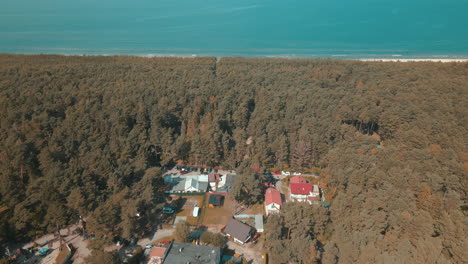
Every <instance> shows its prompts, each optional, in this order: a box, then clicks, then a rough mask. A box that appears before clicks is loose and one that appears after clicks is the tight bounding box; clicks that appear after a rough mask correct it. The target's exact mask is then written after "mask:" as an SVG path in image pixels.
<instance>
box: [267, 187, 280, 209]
mask: <svg viewBox="0 0 468 264" xmlns="http://www.w3.org/2000/svg"><path fill="white" fill-rule="evenodd" d="M271 203H275V204H278V205H280V206H282V205H283V202H282V201H281V193H280V192H279V191H278V190H276V189H275V188H268V189H267V190H266V192H265V204H266V205H269V204H271Z"/></svg>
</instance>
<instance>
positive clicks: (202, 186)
mask: <svg viewBox="0 0 468 264" xmlns="http://www.w3.org/2000/svg"><path fill="white" fill-rule="evenodd" d="M207 190H208V183H207V182H202V181H199V180H198V179H195V178H192V179H186V180H185V192H206V191H207Z"/></svg>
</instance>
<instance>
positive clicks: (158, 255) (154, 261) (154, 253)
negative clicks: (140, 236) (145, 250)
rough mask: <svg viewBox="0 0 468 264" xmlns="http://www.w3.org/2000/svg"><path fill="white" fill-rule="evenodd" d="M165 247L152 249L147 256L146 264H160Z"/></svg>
mask: <svg viewBox="0 0 468 264" xmlns="http://www.w3.org/2000/svg"><path fill="white" fill-rule="evenodd" d="M166 249H167V248H165V247H153V248H151V251H150V253H149V255H148V262H147V264H162V263H163V260H164V255H165V253H166Z"/></svg>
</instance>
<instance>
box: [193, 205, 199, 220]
mask: <svg viewBox="0 0 468 264" xmlns="http://www.w3.org/2000/svg"><path fill="white" fill-rule="evenodd" d="M199 212H200V207H197V206H195V207H194V208H193V217H197V216H198V213H199Z"/></svg>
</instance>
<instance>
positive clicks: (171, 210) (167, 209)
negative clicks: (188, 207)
mask: <svg viewBox="0 0 468 264" xmlns="http://www.w3.org/2000/svg"><path fill="white" fill-rule="evenodd" d="M162 212H163V213H164V214H173V213H174V212H175V210H174V208H173V207H171V206H166V207H164V208H163V209H162Z"/></svg>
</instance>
